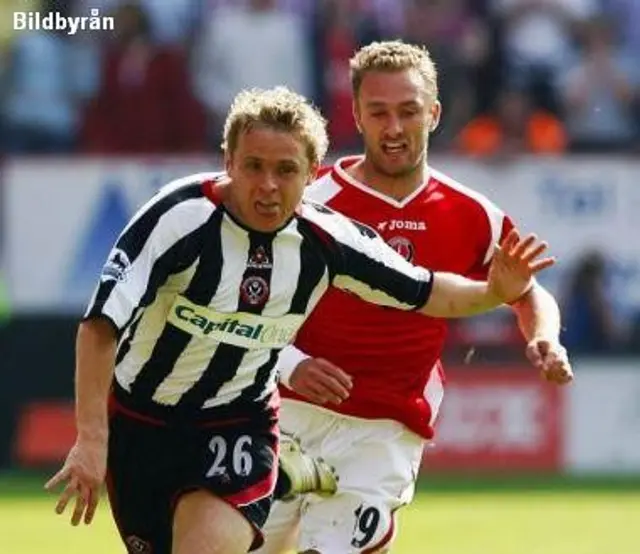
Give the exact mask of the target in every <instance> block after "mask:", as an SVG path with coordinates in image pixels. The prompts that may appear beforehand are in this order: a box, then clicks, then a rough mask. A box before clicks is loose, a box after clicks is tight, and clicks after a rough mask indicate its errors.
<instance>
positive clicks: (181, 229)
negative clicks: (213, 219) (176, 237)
mask: <svg viewBox="0 0 640 554" xmlns="http://www.w3.org/2000/svg"><path fill="white" fill-rule="evenodd" d="M220 175H221V174H220V173H197V174H193V175H188V176H186V177H183V178H181V179H176V180H174V181H171V182H169V183H167V184H166V185H164V186H163V187H161V188H160V189H159V190H158V191H157V192H156V194H154V195H153V196H152V197H151V198H150V199H149V200H148V201H147V202H146V203H145V204H144V205H143V206H142V207H141V208H140V209H139V210H138V211H137V212H136V214H135V215H134V216H133V218H132V219H131V221H130V223H129V225H128V226H127V229H126V230H129V229H131V228H132V227H134V228H135V232H136V233H141V232H142V230H145V232H146V234H150V233H151V232H152V231H153V230H154V229H173V231H175V232H178V233H189V232H191V231H192V230H193V229H195V228H197V227H198V226H200V225H202V224H203V223H204V222H205V221H206V220H207V219H208V218H209V217H210V216H211V214H212V213H213V212H214V211H215V210H216V208H217V204H216V202H215V201H213V200H212V199H210V198H208V196H207V194H206V183H207V182H209V181H211V182H215V179H217V178H219V176H220ZM143 234H144V233H143Z"/></svg>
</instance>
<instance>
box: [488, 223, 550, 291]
mask: <svg viewBox="0 0 640 554" xmlns="http://www.w3.org/2000/svg"><path fill="white" fill-rule="evenodd" d="M547 247H548V245H547V243H546V242H538V238H537V237H536V235H533V234H531V235H528V236H526V237H525V238H520V235H519V233H518V231H516V230H515V229H512V230H511V232H510V233H509V234H508V235H507V237H506V238H505V239H504V241H503V242H502V245H501V246H496V251H495V254H494V255H493V259H492V261H491V266H490V268H489V276H488V286H489V290H490V291H491V292H492V293H493V294H494V295H495V296H496V297H498V298H499V299H501V300H502V302H504V303H506V304H510V303H512V302H514V301H515V300H517V299H518V298H520V297H521V296H522V295H523V294H524V293H525V292H527V291H528V290H529V289H530V288H531V285H532V283H533V276H534V275H535V274H536V273H538V272H539V271H542V270H543V269H546V268H548V267H551V266H552V265H553V264H555V263H556V262H555V259H554V258H542V259H537V258H539V256H540V255H541V254H542V253H543V252H544V251H545V250H546V249H547Z"/></svg>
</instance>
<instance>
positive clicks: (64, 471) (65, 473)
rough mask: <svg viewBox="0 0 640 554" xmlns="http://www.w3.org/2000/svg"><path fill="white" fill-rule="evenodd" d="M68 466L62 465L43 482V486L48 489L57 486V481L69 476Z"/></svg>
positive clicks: (59, 481)
mask: <svg viewBox="0 0 640 554" xmlns="http://www.w3.org/2000/svg"><path fill="white" fill-rule="evenodd" d="M69 472H70V470H69V468H68V467H67V466H64V467H63V468H62V469H61V470H60V471H58V473H56V474H55V475H54V476H53V477H52V478H51V479H49V480H48V481H47V482H46V483H45V484H44V488H45V489H46V490H48V491H50V490H51V489H53V488H55V487H56V486H58V484H59V483H61V482H62V481H64V480H65V479H67V478H68V477H69Z"/></svg>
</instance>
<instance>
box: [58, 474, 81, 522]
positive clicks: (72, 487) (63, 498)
mask: <svg viewBox="0 0 640 554" xmlns="http://www.w3.org/2000/svg"><path fill="white" fill-rule="evenodd" d="M77 490H78V480H77V478H76V477H72V478H71V481H69V483H68V484H67V486H66V487H65V488H64V490H63V491H62V494H61V495H60V499H59V500H58V503H57V504H56V513H57V514H61V513H62V512H64V511H65V509H66V507H67V504H68V503H69V500H71V497H72V496H73V495H74V494H75V493H76V491H77Z"/></svg>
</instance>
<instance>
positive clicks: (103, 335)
mask: <svg viewBox="0 0 640 554" xmlns="http://www.w3.org/2000/svg"><path fill="white" fill-rule="evenodd" d="M115 356H116V334H115V332H114V329H113V327H112V326H111V324H110V323H109V322H108V321H106V320H105V319H93V320H89V321H86V322H84V323H82V324H81V325H80V328H79V329H78V336H77V339H76V424H77V430H78V440H79V441H85V440H86V441H100V442H105V443H106V440H107V437H108V423H107V397H108V394H109V388H110V386H111V380H112V378H113V370H114V365H115Z"/></svg>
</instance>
